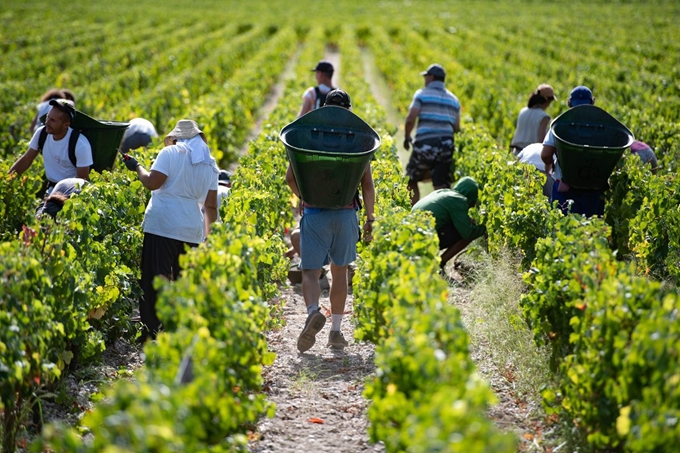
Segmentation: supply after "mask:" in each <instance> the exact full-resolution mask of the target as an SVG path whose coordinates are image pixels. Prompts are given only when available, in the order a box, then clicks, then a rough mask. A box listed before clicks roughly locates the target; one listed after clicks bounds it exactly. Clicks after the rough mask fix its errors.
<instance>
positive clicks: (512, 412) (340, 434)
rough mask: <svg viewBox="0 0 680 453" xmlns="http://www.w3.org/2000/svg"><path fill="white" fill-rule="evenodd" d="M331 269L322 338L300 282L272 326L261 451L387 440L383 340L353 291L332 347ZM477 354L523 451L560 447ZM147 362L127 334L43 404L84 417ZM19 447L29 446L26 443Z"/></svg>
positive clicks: (352, 448)
mask: <svg viewBox="0 0 680 453" xmlns="http://www.w3.org/2000/svg"><path fill="white" fill-rule="evenodd" d="M328 277H330V276H327V277H324V279H323V280H322V294H321V300H320V306H321V310H322V312H323V313H324V314H326V316H327V318H328V321H327V323H326V325H325V326H324V329H323V330H322V331H321V332H320V333H319V334H318V335H317V342H316V344H315V345H314V346H313V347H312V348H311V349H310V350H309V351H307V352H305V353H303V354H301V353H299V352H298V351H297V347H296V342H297V338H298V335H299V334H300V332H301V331H302V328H303V326H304V323H305V320H306V318H307V312H306V309H305V305H304V301H303V298H302V293H301V287H300V285H299V284H296V285H293V286H287V287H285V288H282V290H281V296H280V297H281V298H283V299H284V300H285V302H286V303H285V308H284V312H283V317H284V319H285V326H284V327H283V328H282V329H280V330H277V331H272V332H269V333H268V335H267V337H268V342H269V348H270V350H271V351H272V352H275V353H276V360H275V362H274V363H273V364H272V365H271V366H268V367H265V369H264V371H263V380H264V391H265V392H266V394H267V396H268V398H269V400H270V401H271V402H273V403H274V404H276V414H275V416H274V417H273V418H271V419H269V418H265V419H262V420H261V421H260V422H259V423H258V426H257V431H256V433H255V434H254V435H252V441H251V443H250V445H249V448H250V451H251V452H254V453H268V452H308V451H315V452H334V453H342V452H347V453H355V452H384V451H385V448H384V446H383V445H382V443H378V444H372V443H371V442H370V440H369V436H368V427H369V421H368V417H367V408H368V405H369V402H368V401H366V400H365V399H364V398H363V396H362V392H363V390H364V383H365V382H366V380H367V379H368V378H369V377H370V376H371V375H372V374H373V373H374V372H375V365H374V361H373V356H374V350H375V347H374V345H373V344H371V343H359V342H356V341H355V340H354V339H353V327H354V326H353V324H352V303H353V297H352V295H351V290H350V295H349V296H348V300H347V307H346V312H345V313H346V314H345V319H344V320H343V325H342V330H343V333H344V334H345V338H347V339H348V341H349V342H350V344H349V346H348V347H347V348H345V349H344V350H332V349H330V348H327V347H326V340H327V337H328V332H329V329H330V301H329V299H328V285H329V282H328ZM452 277H453V280H454V281H453V282H452V283H453V286H454V288H452V293H453V297H452V302H453V303H455V304H456V305H457V306H458V307H459V309H461V310H462V311H465V310H466V306H469V304H470V303H472V301H470V300H469V293H470V291H469V289H467V288H466V287H465V281H464V278H463V277H461V276H460V275H459V274H456V273H454V274H453V275H452ZM471 356H472V358H473V360H474V361H475V362H476V364H477V367H478V370H479V372H480V373H481V375H482V376H484V377H485V378H486V379H487V381H488V382H489V384H490V386H491V388H492V389H493V390H494V392H495V393H496V395H497V396H498V399H499V403H498V404H497V405H496V406H494V407H492V408H490V410H489V413H488V415H489V417H490V418H491V419H493V420H494V421H495V422H496V424H497V425H498V426H499V428H501V429H502V430H504V431H510V432H514V433H515V435H516V436H517V438H518V441H519V445H518V451H521V452H541V451H543V452H545V451H558V450H561V448H559V447H558V448H555V446H556V444H557V443H559V442H556V439H555V438H554V436H555V433H554V430H555V426H554V424H553V423H550V422H549V420H547V419H546V418H545V414H544V413H543V411H542V408H541V407H540V403H539V402H537V401H529V400H527V399H526V398H524V397H522V396H521V395H519V394H518V392H516V391H515V389H514V384H513V373H512V370H507V369H506V370H500V369H498V367H497V366H496V365H495V363H494V360H493V357H492V354H491V351H489V350H488V347H485V345H484V344H472V345H471ZM141 365H142V359H141V356H140V349H139V347H138V346H136V345H134V344H130V343H129V342H127V341H125V340H119V341H117V342H116V343H115V344H113V345H111V346H109V347H108V348H107V350H106V351H105V352H104V355H103V357H102V361H101V363H100V364H97V365H92V366H89V367H86V368H81V369H78V370H77V371H76V372H74V373H70V374H69V375H68V376H67V377H66V378H65V380H64V381H63V382H62V384H61V385H60V386H59V388H58V389H56V390H55V391H54V395H53V396H52V397H49V398H46V399H45V401H44V402H43V405H42V410H43V417H44V421H45V423H49V422H52V421H55V420H62V421H65V422H67V423H69V424H77V423H78V420H79V419H80V417H82V415H83V414H84V413H85V412H86V411H87V410H90V409H91V408H92V407H93V403H92V401H91V398H92V396H93V394H95V393H97V392H99V391H100V388H101V386H102V385H104V384H106V383H108V382H111V381H114V380H116V379H126V378H129V377H130V376H131V375H132V373H133V372H134V370H135V369H137V368H138V367H139V366H141ZM29 431H30V430H29ZM21 438H23V439H24V442H20V444H23V445H22V447H23V446H25V445H26V441H30V439H31V438H32V435H30V434H28V433H27V432H26V431H24V432H23V435H22V434H20V436H19V439H21ZM17 451H19V452H23V451H26V450H25V449H24V448H19V449H18V450H17Z"/></svg>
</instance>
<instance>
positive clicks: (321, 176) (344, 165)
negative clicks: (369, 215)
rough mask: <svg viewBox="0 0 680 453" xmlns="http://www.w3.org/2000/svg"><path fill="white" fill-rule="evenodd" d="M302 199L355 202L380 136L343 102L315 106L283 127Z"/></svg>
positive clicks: (321, 203) (335, 204)
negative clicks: (315, 107) (362, 178)
mask: <svg viewBox="0 0 680 453" xmlns="http://www.w3.org/2000/svg"><path fill="white" fill-rule="evenodd" d="M280 137H281V141H282V142H283V144H284V146H285V147H286V153H287V155H288V160H289V161H290V163H291V167H292V169H293V175H294V176H295V181H296V183H297V185H298V188H299V190H300V195H301V197H302V200H304V201H305V202H306V203H308V204H310V205H312V206H317V207H322V208H340V207H343V206H347V205H349V204H350V203H352V200H353V198H354V195H355V193H356V190H357V187H358V186H359V183H360V182H361V177H362V175H363V174H364V172H365V171H366V168H367V167H368V164H369V163H370V162H371V158H372V157H373V154H374V153H375V151H376V150H377V149H378V147H380V137H379V136H378V133H377V132H376V131H374V130H373V129H372V128H371V126H369V125H368V124H366V122H365V121H364V120H362V119H361V118H359V117H358V116H357V115H355V114H354V113H352V112H351V111H350V110H347V109H345V108H342V107H337V106H327V107H322V108H319V109H316V110H312V111H311V112H309V113H307V114H306V115H303V116H301V117H300V118H298V119H297V120H295V121H293V122H292V123H290V124H288V125H287V126H286V127H284V128H283V129H282V130H281V134H280Z"/></svg>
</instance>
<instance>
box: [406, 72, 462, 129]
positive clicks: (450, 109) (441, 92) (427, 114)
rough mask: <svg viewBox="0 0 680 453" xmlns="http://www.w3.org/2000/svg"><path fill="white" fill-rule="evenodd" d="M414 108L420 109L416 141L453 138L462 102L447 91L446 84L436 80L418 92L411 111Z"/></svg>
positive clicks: (414, 97)
mask: <svg viewBox="0 0 680 453" xmlns="http://www.w3.org/2000/svg"><path fill="white" fill-rule="evenodd" d="M412 107H416V108H418V109H420V114H419V115H418V127H417V129H416V137H415V139H416V141H418V140H425V139H429V138H439V137H453V126H454V124H456V119H457V118H458V115H460V101H458V98H457V97H456V96H455V95H454V94H453V93H451V92H450V91H449V90H447V89H446V87H445V86H444V82H441V81H438V80H435V81H432V82H430V84H429V85H427V86H426V87H425V88H422V89H420V90H418V91H416V94H414V95H413V100H412V101H411V105H410V106H409V109H410V108H412Z"/></svg>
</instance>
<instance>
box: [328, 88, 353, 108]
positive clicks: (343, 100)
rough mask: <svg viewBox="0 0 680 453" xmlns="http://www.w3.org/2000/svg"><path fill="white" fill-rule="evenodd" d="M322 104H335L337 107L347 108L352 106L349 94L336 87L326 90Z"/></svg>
mask: <svg viewBox="0 0 680 453" xmlns="http://www.w3.org/2000/svg"><path fill="white" fill-rule="evenodd" d="M324 105H337V106H339V107H344V108H346V109H348V108H350V107H352V101H351V100H350V99H349V94H347V93H345V92H344V91H343V90H341V89H339V88H336V89H335V90H331V91H329V92H328V94H327V95H326V102H325V103H324Z"/></svg>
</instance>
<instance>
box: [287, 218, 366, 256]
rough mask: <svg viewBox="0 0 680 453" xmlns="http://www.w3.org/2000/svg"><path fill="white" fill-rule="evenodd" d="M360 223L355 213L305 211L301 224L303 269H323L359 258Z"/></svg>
mask: <svg viewBox="0 0 680 453" xmlns="http://www.w3.org/2000/svg"><path fill="white" fill-rule="evenodd" d="M358 240H359V220H358V219H357V214H356V211H355V210H354V209H318V208H312V209H308V208H305V213H304V215H303V216H302V219H301V220H300V269H321V268H322V267H323V266H325V265H326V264H328V263H330V261H331V260H332V261H333V264H335V265H336V266H346V265H348V264H349V263H351V262H352V261H354V260H356V258H357V241H358Z"/></svg>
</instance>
